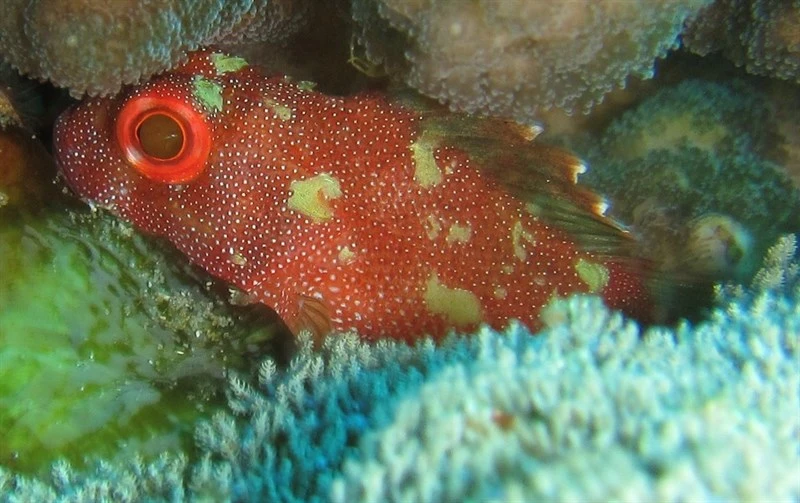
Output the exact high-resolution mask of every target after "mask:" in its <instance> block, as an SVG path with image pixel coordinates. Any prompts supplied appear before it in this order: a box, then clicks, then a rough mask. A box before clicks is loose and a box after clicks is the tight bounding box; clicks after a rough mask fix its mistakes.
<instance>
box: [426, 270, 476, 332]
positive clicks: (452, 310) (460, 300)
mask: <svg viewBox="0 0 800 503" xmlns="http://www.w3.org/2000/svg"><path fill="white" fill-rule="evenodd" d="M425 307H427V308H428V311H430V312H431V313H433V314H439V315H442V316H444V317H445V319H447V321H448V323H452V324H453V325H456V326H459V325H468V324H474V323H480V321H481V319H482V318H483V317H482V315H481V303H480V301H479V300H478V297H476V296H475V294H474V293H472V292H470V291H469V290H464V289H463V288H450V287H448V286H446V285H443V284H442V283H440V282H439V277H438V276H437V275H436V273H435V272H434V273H433V274H431V277H430V278H428V281H427V283H426V284H425Z"/></svg>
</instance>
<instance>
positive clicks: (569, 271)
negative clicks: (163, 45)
mask: <svg viewBox="0 0 800 503" xmlns="http://www.w3.org/2000/svg"><path fill="white" fill-rule="evenodd" d="M170 121H172V122H170ZM528 133H531V131H530V129H526V128H523V127H521V126H518V125H515V124H509V123H505V122H502V121H496V120H495V121H493V122H492V121H483V122H481V120H480V119H469V118H463V117H458V116H451V115H449V114H445V113H443V112H436V113H433V112H431V111H430V110H424V109H422V108H419V107H415V106H411V105H408V104H406V105H403V104H397V103H392V102H390V101H388V100H387V99H386V98H385V97H383V96H379V95H375V94H362V95H357V96H353V97H331V96H327V95H324V94H322V93H319V92H316V91H314V90H313V89H311V86H310V85H309V84H308V83H304V82H293V81H291V80H289V79H286V78H280V77H271V78H267V77H265V76H263V75H262V74H260V73H259V72H258V71H257V70H256V69H254V68H252V67H250V66H247V65H246V63H245V62H244V61H243V60H240V59H238V58H230V57H227V56H224V55H221V54H214V53H208V52H201V53H196V54H195V55H193V56H192V57H191V58H190V60H189V62H188V63H186V64H185V65H183V66H182V67H180V68H178V69H176V70H174V71H172V72H170V73H167V74H164V75H162V76H160V77H157V78H155V79H154V80H152V81H150V82H148V83H146V84H144V85H141V86H138V87H136V88H133V89H130V90H128V91H126V92H124V93H122V94H121V95H119V96H118V97H116V98H112V99H90V100H87V101H85V102H83V103H82V104H80V105H78V106H77V107H75V108H73V109H71V110H69V111H67V112H65V114H64V115H63V116H62V117H61V118H60V120H59V122H58V124H57V127H56V133H55V134H56V151H57V155H58V159H59V164H60V166H61V169H62V172H63V174H64V176H65V178H66V180H67V181H68V183H69V185H70V186H71V187H72V188H73V189H74V190H75V191H76V192H77V193H78V194H79V195H80V196H81V197H83V198H85V199H87V200H89V201H92V202H94V203H96V204H98V205H101V206H105V207H108V208H110V209H111V210H112V211H113V212H115V213H117V214H118V215H120V216H121V217H123V218H125V219H127V220H130V221H131V222H133V223H134V224H135V225H136V226H137V227H139V228H141V229H142V230H144V231H147V232H150V233H154V234H157V235H162V236H165V237H167V238H168V239H169V240H171V241H172V242H173V243H174V244H175V246H177V247H178V248H179V249H180V250H182V251H183V252H184V253H185V254H186V255H187V256H188V257H189V258H190V259H191V260H192V261H193V262H195V263H196V264H198V265H200V266H202V267H203V268H205V269H206V270H208V271H209V272H210V273H212V274H214V275H215V276H217V277H219V278H222V279H224V280H225V281H228V282H230V283H232V284H233V285H235V286H236V287H238V288H239V289H241V290H243V291H244V292H246V293H247V294H249V296H250V298H251V299H253V300H255V301H260V302H263V303H265V304H267V305H268V306H270V307H272V308H273V309H275V311H276V312H277V313H278V314H279V315H280V316H281V317H282V318H283V319H284V320H285V321H286V322H287V324H288V325H289V327H290V328H292V329H293V330H295V331H297V330H300V329H303V328H310V329H313V330H316V331H318V332H320V331H325V330H327V329H329V328H333V329H341V330H347V329H356V330H357V331H358V332H359V333H360V334H362V335H363V336H364V337H369V338H376V337H393V338H398V339H408V340H413V339H414V338H416V337H418V336H420V335H422V334H431V335H434V336H437V337H438V336H441V335H443V334H445V333H446V332H447V331H448V330H449V329H451V328H456V329H464V330H471V329H474V328H475V327H476V326H478V325H479V324H480V323H488V324H490V325H492V326H494V327H498V328H499V327H502V326H504V325H506V324H507V322H508V320H510V319H512V318H517V319H520V320H521V321H523V322H524V323H526V324H528V325H529V326H531V327H532V328H535V327H537V326H538V325H539V322H538V321H537V317H538V313H539V310H540V308H541V307H542V306H543V305H545V304H546V303H548V302H549V301H550V300H551V299H552V298H553V297H554V296H558V295H567V294H569V293H572V292H594V293H598V294H600V295H602V296H603V297H604V298H605V299H606V300H607V302H608V303H609V304H610V305H611V306H612V307H618V308H622V309H625V310H628V311H629V312H633V313H634V314H637V313H642V312H646V311H647V310H648V309H649V300H648V299H647V297H646V296H645V295H644V290H643V286H642V280H641V278H640V275H639V274H637V273H636V271H635V269H632V268H631V267H629V265H628V261H626V260H623V259H620V260H617V258H618V257H615V256H614V255H613V253H598V252H597V251H595V250H593V248H592V246H583V245H582V244H581V242H580V239H579V238H577V237H575V235H576V234H580V231H575V229H574V228H572V229H570V228H569V227H570V225H569V222H571V221H573V220H575V221H578V222H582V220H581V219H585V220H586V221H588V222H594V224H595V225H596V226H598V227H603V226H605V227H606V228H613V230H612V231H611V233H612V234H613V232H618V233H619V235H620V236H622V238H621V239H622V240H623V241H624V239H625V238H624V232H623V231H621V230H619V229H616V228H614V226H613V224H611V223H610V222H606V221H604V219H603V217H602V216H600V215H599V214H598V213H597V211H596V210H597V209H598V208H597V206H598V203H599V199H598V198H595V197H593V196H592V195H591V194H589V193H588V192H586V191H585V190H583V189H580V188H579V187H578V186H576V185H575V176H576V172H577V171H578V170H579V169H580V168H581V165H580V163H579V162H578V161H577V160H576V159H574V158H573V157H571V156H569V155H568V154H566V153H564V152H563V151H558V150H555V149H551V148H547V147H540V146H537V145H536V144H535V142H532V141H531V139H532V135H528ZM498 145H499V146H501V147H502V148H498ZM531 159H532V160H534V161H537V162H539V163H540V164H542V166H540V167H539V168H537V169H536V170H534V175H531V176H532V178H530V179H536V180H539V181H540V182H541V183H542V186H541V189H540V191H541V193H542V194H544V195H545V196H546V197H545V198H544V199H543V200H544V201H553V200H555V201H557V202H558V204H556V206H558V207H561V206H564V207H565V208H566V209H565V210H564V211H562V212H561V213H566V214H567V215H568V217H566V218H563V219H561V220H559V219H548V218H547V215H549V214H559V212H558V211H552V209H548V207H549V206H553V205H549V206H548V204H540V202H539V201H540V200H537V199H536V198H531V199H525V198H521V197H518V196H516V195H512V194H511V193H509V192H508V191H507V190H506V189H504V187H503V186H501V185H500V184H498V183H497V182H496V181H495V178H494V177H493V176H490V175H487V174H486V170H483V169H481V168H482V167H483V166H484V165H486V164H494V165H496V166H495V167H497V166H499V167H500V168H502V166H503V165H504V164H505V165H512V164H514V163H519V162H523V161H525V162H527V161H529V160H531ZM498 169H499V168H498ZM537 176H538V179H537V178H536V177H537ZM576 212H577V213H578V214H579V215H578V216H577V217H576V218H575V219H572V218H571V215H573V214H574V213H576ZM562 221H563V222H566V223H565V224H563V225H561V224H560V223H559V222H562ZM573 227H580V225H575V226H573ZM590 241H591V240H590ZM599 241H602V239H599ZM596 248H603V247H602V246H599V247H596Z"/></svg>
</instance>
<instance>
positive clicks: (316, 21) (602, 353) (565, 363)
mask: <svg viewBox="0 0 800 503" xmlns="http://www.w3.org/2000/svg"><path fill="white" fill-rule="evenodd" d="M5 6H6V13H5V14H4V16H3V17H2V18H0V57H2V59H3V60H4V61H5V63H4V64H3V66H2V67H0V501H104V500H106V501H138V500H170V501H178V500H183V499H205V500H214V501H216V500H238V501H249V500H266V501H318V500H332V501H341V502H345V501H347V502H349V501H533V500H535V501H539V500H553V501H590V500H591V501H593V500H608V499H618V500H626V501H643V500H659V501H686V500H719V499H724V500H771V501H798V500H800V261H798V252H797V233H798V231H800V211H798V210H800V193H798V187H800V128H799V127H798V119H797V117H800V88H798V84H799V83H800V1H798V0H716V1H711V0H638V1H634V0H631V1H623V2H619V1H615V0H596V1H590V0H580V1H574V2H549V1H543V0H542V1H539V0H529V1H525V0H493V1H492V0H475V1H469V2H465V1H459V0H429V1H426V2H409V1H401V0H338V1H334V2H325V3H320V2H314V1H313V0H228V1H212V0H163V1H161V2H155V3H153V2H145V1H132V2H124V3H119V4H115V5H106V3H105V2H99V1H93V0H85V1H83V2H78V3H76V2H74V1H69V0H50V1H47V0H6V1H5ZM201 46H213V47H218V48H220V49H221V50H225V51H228V52H230V53H231V54H237V55H242V56H243V57H245V58H246V59H247V60H248V61H249V62H250V63H251V64H258V65H262V66H263V67H264V68H266V69H268V71H270V72H274V73H285V74H288V75H291V76H292V77H293V78H295V79H297V80H310V81H314V82H316V83H317V85H318V86H319V88H320V89H321V90H323V91H325V92H328V93H331V94H351V93H354V92H357V91H361V90H365V89H369V90H380V91H386V92H389V93H398V92H405V91H401V89H406V88H411V89H414V90H416V91H419V92H420V93H422V94H423V95H426V96H429V97H431V98H434V99H436V100H439V101H441V102H442V103H444V104H446V105H447V106H448V107H450V108H451V109H452V110H454V111H460V112H468V113H472V114H480V115H492V116H498V117H508V118H512V119H514V120H517V121H520V122H522V123H525V124H537V125H540V126H542V127H543V128H544V133H542V135H541V137H540V140H541V141H543V142H546V143H554V144H559V145H562V146H565V147H567V148H569V149H571V150H572V151H574V152H575V153H576V154H577V155H579V156H580V157H581V158H583V159H584V160H586V163H587V165H588V167H589V170H588V172H587V173H585V174H583V175H581V177H580V182H581V183H585V184H587V185H589V186H591V187H593V188H595V189H596V190H597V191H598V192H600V193H602V194H604V195H606V196H607V197H608V200H609V202H610V204H611V207H610V209H609V212H610V213H611V214H612V215H613V216H614V217H615V218H618V219H619V220H621V221H623V222H627V223H629V224H630V225H631V227H632V229H634V230H635V231H636V232H637V233H638V235H639V236H640V237H641V243H642V246H643V247H647V251H648V253H649V254H650V255H652V256H655V257H658V258H659V260H660V261H661V262H662V263H664V264H666V265H665V267H666V270H670V271H671V270H680V271H688V272H689V273H691V274H696V275H698V276H702V277H704V278H711V279H712V280H713V281H712V283H715V285H716V286H714V287H713V288H709V290H708V292H704V294H703V295H699V296H697V297H695V296H691V297H688V298H685V299H684V298H681V299H675V302H674V304H677V305H680V311H679V312H678V316H677V319H676V321H672V322H670V323H669V324H664V325H655V326H649V327H646V326H642V325H641V324H639V323H637V322H636V321H634V320H631V319H627V318H626V317H624V316H623V315H622V314H620V313H618V312H613V311H610V310H609V309H608V308H606V307H605V306H604V305H603V302H602V301H601V300H600V299H599V298H597V297H592V296H570V297H563V298H559V299H557V300H555V301H554V302H553V303H551V304H550V305H548V306H547V308H545V309H544V311H543V312H542V314H541V317H540V318H541V320H542V322H543V325H544V328H543V329H542V330H541V331H540V332H539V333H536V334H531V333H530V332H529V331H528V330H527V329H526V328H525V327H523V326H522V325H520V324H516V323H513V324H512V325H511V326H509V327H508V329H507V330H504V331H494V330H492V329H489V328H484V329H481V330H479V331H477V332H476V333H474V334H455V333H454V334H453V335H451V336H449V337H447V338H446V339H445V340H443V341H441V342H437V343H434V342H432V341H430V340H427V339H422V340H419V341H418V342H417V343H416V344H413V345H408V344H404V343H398V342H393V341H389V340H380V341H378V342H375V343H366V342H363V341H361V340H360V339H359V338H358V336H357V335H355V334H352V333H341V334H333V335H330V336H328V337H327V338H326V339H325V340H324V342H322V343H321V344H320V343H317V344H315V341H312V340H311V339H310V338H309V337H307V336H301V337H300V338H299V339H298V340H294V339H292V338H291V337H289V335H288V332H287V329H286V327H285V326H284V325H283V323H282V322H281V320H279V319H278V318H277V317H276V316H275V315H274V313H272V312H271V311H270V310H269V309H267V308H266V307H264V306H261V305H252V304H248V303H247V299H246V296H245V295H244V294H242V292H239V291H237V290H235V289H233V288H229V287H228V285H225V284H222V283H220V282H219V281H217V280H215V279H213V278H211V277H210V276H208V275H207V274H206V273H205V272H203V271H202V270H200V269H198V268H196V267H193V266H191V265H189V264H188V263H187V260H186V259H185V258H184V257H183V256H182V255H181V254H180V253H178V252H176V251H175V250H174V249H173V248H172V247H171V246H170V244H169V243H167V242H164V241H161V240H158V239H154V238H152V237H149V236H145V235H142V234H140V233H138V232H137V231H136V230H135V229H134V228H133V227H132V226H131V225H130V224H127V223H124V222H122V221H120V220H118V219H117V218H115V217H114V216H112V215H110V214H109V213H108V212H106V211H105V210H103V209H101V208H97V207H91V206H89V205H86V204H85V203H83V202H81V201H80V200H78V199H77V198H76V197H75V196H74V195H72V194H71V193H70V191H69V190H68V189H67V188H66V187H65V185H64V182H63V180H62V179H61V178H60V177H59V176H58V174H57V169H56V166H55V162H54V161H53V155H52V147H51V134H52V125H53V122H54V120H55V117H56V116H57V115H58V114H59V113H60V112H61V111H63V110H64V109H65V108H66V107H67V106H68V105H70V104H71V103H74V102H75V100H77V99H80V98H81V97H83V96H84V95H85V94H89V95H107V94H114V93H116V92H117V91H118V90H119V89H120V88H121V87H122V86H124V85H127V84H133V83H136V82H139V81H141V80H146V79H148V78H149V77H150V76H152V75H153V74H154V73H157V72H160V71H163V70H166V69H169V68H171V67H172V66H174V65H175V64H177V63H178V62H180V61H181V60H182V58H184V57H185V54H186V52H187V51H191V50H194V49H196V48H198V47H201ZM20 73H21V74H24V75H25V76H24V77H23V76H21V75H20ZM45 81H46V83H44V82H45ZM70 95H71V97H70ZM537 141H539V140H537Z"/></svg>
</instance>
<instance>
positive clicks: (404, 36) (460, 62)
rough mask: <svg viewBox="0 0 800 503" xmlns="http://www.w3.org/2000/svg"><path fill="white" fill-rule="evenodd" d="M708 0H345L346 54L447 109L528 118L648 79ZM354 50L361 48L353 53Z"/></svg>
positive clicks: (583, 105)
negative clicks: (348, 20)
mask: <svg viewBox="0 0 800 503" xmlns="http://www.w3.org/2000/svg"><path fill="white" fill-rule="evenodd" d="M709 3H710V0H644V1H638V2H619V1H616V0H602V1H593V0H582V1H573V2H551V1H548V0H534V1H531V0H512V1H504V2H495V1H488V0H480V1H473V2H467V3H465V2H462V1H459V0H439V1H427V2H406V1H402V0H378V1H376V0H353V1H352V5H353V7H352V9H353V17H354V19H355V21H356V27H355V32H354V41H355V51H354V52H355V53H356V54H355V56H354V57H355V59H356V61H358V62H361V63H362V65H363V64H366V65H367V66H368V67H370V68H372V69H373V70H380V69H383V70H385V71H387V72H389V73H390V74H394V75H399V76H400V77H401V78H402V79H403V80H404V81H405V82H406V83H407V84H409V85H411V86H412V87H415V88H417V89H419V90H420V91H421V92H422V93H424V94H427V95H429V96H432V97H435V98H437V99H438V100H440V101H442V102H446V103H448V104H449V105H450V107H451V108H453V109H458V110H462V111H468V112H480V113H484V114H492V115H501V116H508V117H513V118H515V119H518V120H521V121H526V122H530V121H531V120H532V119H533V118H534V117H535V115H536V112H537V110H540V109H543V110H547V109H550V108H551V107H557V108H563V109H566V110H570V111H572V110H577V111H586V110H588V109H590V108H591V107H592V106H593V105H594V104H596V103H598V102H599V101H601V100H602V98H603V96H604V95H605V94H606V93H608V92H609V91H611V90H612V89H614V88H618V87H622V86H624V83H625V79H626V78H627V77H629V76H637V77H643V78H650V77H652V75H653V65H654V62H655V60H656V59H657V58H660V57H663V56H665V55H666V53H667V51H668V50H670V49H673V48H675V47H676V46H677V45H678V36H679V34H680V32H681V30H682V28H683V24H684V22H685V21H687V20H688V19H690V18H691V17H692V16H693V15H694V14H695V13H696V12H697V11H698V10H699V9H700V8H702V7H704V6H706V5H708V4H709ZM362 52H363V54H361V53H362Z"/></svg>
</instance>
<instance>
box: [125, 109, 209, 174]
mask: <svg viewBox="0 0 800 503" xmlns="http://www.w3.org/2000/svg"><path fill="white" fill-rule="evenodd" d="M116 132H117V141H118V142H119V146H120V148H121V149H122V152H123V154H124V155H125V158H126V159H127V161H128V162H129V163H130V164H131V165H132V166H133V167H134V168H135V169H136V170H137V171H138V172H139V173H141V174H142V175H144V176H146V177H147V178H149V179H151V180H155V181H157V182H163V183H175V184H177V183H185V182H188V181H191V180H193V179H194V178H196V177H197V175H199V174H200V173H201V172H202V171H203V168H204V167H205V164H206V160H207V159H208V154H209V153H210V152H211V132H210V130H209V128H208V124H207V123H206V121H205V118H204V117H203V115H202V114H201V113H199V112H197V111H196V110H195V109H194V108H193V107H192V105H191V104H190V103H187V102H185V101H182V100H180V99H177V98H172V97H151V96H137V97H135V98H132V99H131V100H129V101H128V102H127V103H126V104H125V105H124V106H123V108H122V110H121V111H120V114H119V117H118V118H117V127H116Z"/></svg>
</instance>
